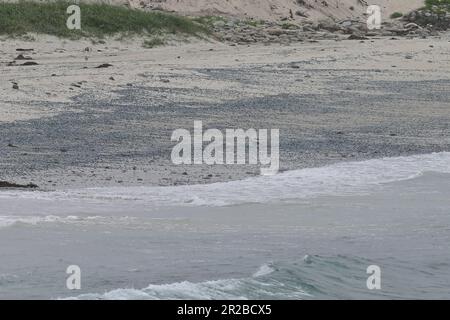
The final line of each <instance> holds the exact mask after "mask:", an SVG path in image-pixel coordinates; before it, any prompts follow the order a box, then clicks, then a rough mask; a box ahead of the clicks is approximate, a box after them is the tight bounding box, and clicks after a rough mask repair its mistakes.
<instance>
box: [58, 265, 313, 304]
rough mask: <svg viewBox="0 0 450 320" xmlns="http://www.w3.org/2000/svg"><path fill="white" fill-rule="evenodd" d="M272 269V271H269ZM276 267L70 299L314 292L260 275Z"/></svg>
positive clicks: (249, 296) (291, 296)
mask: <svg viewBox="0 0 450 320" xmlns="http://www.w3.org/2000/svg"><path fill="white" fill-rule="evenodd" d="M269 269H270V270H269ZM273 271H274V270H273V269H271V267H269V265H268V264H264V265H262V266H261V267H260V268H259V270H258V271H257V272H256V273H255V274H254V275H253V276H252V277H250V278H242V279H221V280H213V281H204V282H198V283H194V282H189V281H183V282H176V283H170V284H160V285H154V284H152V285H149V286H148V287H146V288H144V289H139V290H138V289H116V290H112V291H108V292H105V293H101V294H96V293H89V294H82V295H79V296H76V297H69V298H66V299H69V300H159V299H164V300H165V299H171V300H177V299H179V300H185V299H188V300H217V299H221V300H247V299H254V298H257V297H266V298H273V299H305V298H307V297H310V296H311V295H310V294H309V293H307V292H306V291H304V290H303V289H302V287H301V285H300V284H297V285H295V284H292V285H289V286H288V287H286V286H284V285H283V284H280V282H279V281H278V280H273V281H270V279H269V280H268V281H264V280H261V279H260V277H262V276H264V275H269V274H271V273H272V272H273Z"/></svg>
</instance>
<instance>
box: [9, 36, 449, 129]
mask: <svg viewBox="0 0 450 320" xmlns="http://www.w3.org/2000/svg"><path fill="white" fill-rule="evenodd" d="M35 37H36V41H33V42H30V41H22V40H17V39H16V40H11V39H7V40H5V39H3V40H1V47H0V55H1V56H0V65H2V77H1V80H0V95H1V96H2V100H1V101H0V114H1V117H0V122H11V121H16V120H28V119H34V118H39V117H49V116H54V115H55V112H56V113H57V110H56V111H55V108H52V111H51V112H50V111H49V110H47V109H46V107H45V105H43V104H41V103H39V102H68V101H70V99H71V98H72V97H74V96H77V95H79V94H82V93H87V92H89V93H92V94H94V95H95V96H96V97H97V98H98V99H100V98H102V97H110V96H111V95H113V91H114V90H116V89H118V88H120V87H123V86H126V85H127V84H130V83H133V82H137V81H139V82H140V83H142V81H143V78H142V73H143V72H144V71H145V72H151V73H152V74H153V75H154V77H152V78H147V79H144V80H145V83H144V84H145V85H152V84H155V83H157V84H158V85H161V80H162V82H163V83H162V85H163V86H166V87H167V88H171V87H176V88H187V89H195V88H198V87H201V88H204V89H207V88H211V89H220V88H221V86H223V88H224V89H225V88H226V87H227V88H230V87H232V86H236V85H238V84H236V83H233V82H229V83H226V82H223V81H208V82H205V81H202V82H199V83H196V82H189V83H185V82H182V81H178V82H177V81H172V82H171V83H164V79H161V77H163V75H166V76H167V74H171V73H172V74H175V73H177V74H179V73H180V69H183V70H182V71H181V73H186V74H189V73H194V72H195V71H192V70H191V69H193V68H208V67H224V68H233V67H239V66H245V65H264V64H273V63H289V62H292V61H298V60H299V59H301V60H302V61H306V62H308V61H310V62H311V61H313V62H320V63H319V65H318V67H319V68H324V69H327V68H333V69H342V70H347V69H360V70H364V69H379V70H381V71H383V70H392V66H393V65H395V67H396V70H404V71H405V72H407V71H408V70H416V71H417V70H420V73H417V72H416V73H415V74H414V75H409V76H408V79H409V80H413V78H411V77H417V78H416V79H417V80H425V79H434V78H436V77H442V78H446V77H447V75H448V70H449V69H450V62H449V58H448V57H449V55H448V53H449V51H450V43H449V41H448V35H442V36H441V37H435V38H432V39H421V40H419V39H413V40H406V39H404V40H399V41H392V40H389V39H374V40H372V41H366V42H365V43H360V42H357V41H339V42H335V41H325V40H324V41H320V42H318V43H297V44H292V45H290V46H279V45H273V46H265V45H252V46H237V47H235V46H229V45H226V44H223V43H218V42H199V41H193V42H191V43H183V44H176V45H172V46H167V47H161V48H154V49H144V48H142V42H141V40H140V39H134V40H128V41H117V40H112V39H110V40H107V41H106V43H103V44H100V43H97V44H93V43H92V42H91V41H87V40H80V41H67V40H61V39H57V38H55V37H50V36H42V35H39V36H38V35H36V36H35ZM431 46H432V47H431ZM17 49H33V51H29V52H20V51H17ZM19 54H23V55H24V56H25V57H29V58H32V59H33V60H32V61H34V62H37V63H38V65H34V66H20V64H23V63H24V62H25V61H20V60H18V61H17V65H14V66H8V63H10V62H11V61H13V60H14V59H15V58H16V57H17V56H18V55H19ZM411 54H413V56H414V59H407V58H408V56H409V55H411ZM105 63H108V64H111V65H112V66H111V67H109V68H97V67H98V66H100V65H101V64H105ZM315 67H317V66H315ZM174 68H176V69H177V70H176V71H174ZM158 75H160V77H158ZM392 76H393V74H392V73H389V76H388V75H386V76H384V75H383V73H380V74H379V76H378V78H379V79H383V78H385V77H386V78H389V79H392ZM403 76H404V73H401V72H399V73H398V74H397V79H395V80H402V77H403ZM13 83H17V84H18V86H19V89H18V90H16V89H13ZM322 88H323V84H321V83H320V82H319V83H318V82H317V81H316V82H315V83H302V84H298V83H295V84H293V85H292V86H287V87H273V88H268V87H265V86H255V87H253V88H252V89H251V90H249V89H248V88H246V90H247V91H246V93H245V95H250V96H253V97H257V96H264V95H265V94H266V93H267V90H270V91H271V93H272V94H274V93H286V94H289V93H296V92H298V90H302V92H305V91H308V92H311V93H313V92H317V91H320V90H321V89H322ZM227 98H230V99H234V97H226V96H224V97H217V99H220V100H224V99H225V100H226V99H227ZM191 99H202V97H201V95H198V96H197V97H196V95H195V94H192V95H191V97H190V99H189V100H191ZM211 102H216V101H211ZM61 111H63V110H61ZM64 111H67V110H64Z"/></svg>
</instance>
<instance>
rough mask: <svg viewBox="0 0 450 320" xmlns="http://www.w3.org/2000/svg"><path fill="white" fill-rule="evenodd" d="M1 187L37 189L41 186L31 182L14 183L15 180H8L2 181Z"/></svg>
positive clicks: (0, 182)
mask: <svg viewBox="0 0 450 320" xmlns="http://www.w3.org/2000/svg"><path fill="white" fill-rule="evenodd" d="M0 188H21V189H36V188H39V187H38V186H37V185H36V184H34V183H31V182H30V183H29V184H18V183H13V182H8V181H0Z"/></svg>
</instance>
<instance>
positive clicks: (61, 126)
mask: <svg viewBox="0 0 450 320" xmlns="http://www.w3.org/2000/svg"><path fill="white" fill-rule="evenodd" d="M8 2H9V1H8ZM12 2H14V1H12ZM325 2H326V1H322V2H320V4H316V2H313V1H297V2H295V3H294V2H292V3H291V2H289V3H288V2H287V1H285V0H276V1H260V2H258V3H259V6H258V5H257V1H247V2H246V5H242V3H241V2H239V1H227V2H226V3H224V2H223V1H220V2H219V1H197V4H194V3H193V1H190V0H186V1H181V0H180V1H176V2H175V1H171V0H167V1H139V2H137V1H113V4H115V5H120V6H121V8H122V7H124V6H126V7H127V8H131V9H132V11H126V12H125V13H126V14H135V16H134V17H135V18H136V17H138V18H139V19H144V16H141V15H140V14H141V10H142V11H145V12H149V13H152V12H160V11H161V10H166V11H174V12H175V13H177V14H181V15H183V16H182V17H178V18H174V16H172V18H173V19H175V20H170V21H175V22H176V23H180V24H181V25H183V26H184V27H185V28H188V27H191V28H193V26H197V27H198V24H200V22H198V21H202V20H201V19H203V20H205V19H206V20H207V19H210V20H211V21H209V22H207V24H206V25H208V26H209V27H210V28H211V30H212V31H211V33H206V34H205V33H203V34H202V35H201V36H198V35H196V36H193V35H192V34H191V35H190V36H188V34H185V33H183V34H182V35H176V32H175V33H173V34H170V35H165V38H164V41H162V40H161V41H162V42H161V43H159V44H158V45H154V44H155V43H156V42H151V43H150V45H149V44H148V42H147V46H146V45H145V44H146V41H149V40H148V39H150V38H148V37H149V34H148V32H147V33H143V34H140V35H139V34H136V35H122V36H121V37H118V36H104V37H101V38H95V37H86V36H85V35H84V36H82V37H80V38H77V39H70V38H61V37H56V36H52V35H48V34H47V35H44V34H35V33H27V34H26V35H23V34H20V35H15V36H11V35H8V34H3V33H1V35H0V68H1V77H0V95H1V97H2V99H0V154H1V158H0V242H1V243H2V244H3V245H2V246H1V247H0V262H1V263H0V299H97V300H103V299H113V300H114V299H125V300H134V299H138V300H139V299H203V300H209V299H289V300H291V299H294V300H303V299H448V298H449V297H450V294H449V286H450V273H449V270H450V268H449V265H450V255H449V254H448V243H449V239H450V215H449V208H450V202H449V199H450V195H449V190H450V179H449V177H450V153H449V152H450V125H449V124H450V112H449V110H450V92H449V88H450V77H449V71H450V33H449V32H448V31H445V30H444V29H445V28H442V26H444V27H445V25H446V23H447V22H448V17H447V16H445V17H444V18H442V17H441V16H436V17H435V16H433V15H427V14H428V13H429V12H427V11H426V10H428V9H423V10H425V11H420V10H419V11H417V12H416V11H414V14H413V13H411V14H408V12H409V11H411V10H415V9H417V8H419V7H421V6H422V5H423V1H410V2H406V1H388V0H380V1H377V3H378V4H379V5H380V6H381V7H382V8H383V14H384V16H385V17H386V21H387V22H385V23H384V24H383V28H382V29H380V30H378V31H371V30H368V29H367V27H366V23H365V20H364V19H365V18H366V16H365V15H364V12H365V9H366V7H367V6H366V5H364V2H361V1H359V2H358V5H355V4H354V1H347V0H342V1H333V2H331V1H329V2H330V3H328V2H326V3H327V4H326V5H325V4H324V3H325ZM361 3H363V4H361ZM240 4H241V5H240ZM239 5H240V6H239ZM86 8H88V7H86ZM114 8H115V7H114ZM103 9H104V8H103ZM116 9H117V8H115V9H114V10H116ZM122 9H123V8H122ZM122 9H120V10H122ZM114 10H113V9H111V12H113V13H114V12H115V13H116V14H117V13H119V14H125V13H124V11H120V10H119V11H114ZM127 10H128V9H127ZM133 10H134V11H133ZM138 10H139V11H138ZM299 10H300V11H299ZM421 10H422V9H421ZM430 10H431V9H430ZM130 12H131V13H130ZM400 12H401V15H400V16H398V17H397V18H396V17H395V16H394V17H391V18H387V17H390V15H391V14H393V13H397V14H399V13H400ZM1 13H2V12H1V11H0V14H1ZM210 14H215V15H216V14H220V15H223V16H221V17H217V16H214V17H212V18H211V17H210V16H209V15H210ZM403 14H404V18H402V19H403V20H402V19H400V17H401V16H403ZM186 15H200V16H201V17H200V18H199V17H197V18H196V19H199V20H195V21H196V22H195V24H191V23H194V22H192V21H194V20H192V21H191V20H183V19H193V18H191V17H189V18H187V17H185V16H186ZM152 17H153V18H152V19H156V18H155V17H157V16H152ZM163 17H164V16H163ZM224 17H227V18H224ZM138 18H136V19H134V18H133V19H131V20H132V21H135V20H139V19H138ZM159 18H160V19H163V20H164V19H165V18H161V17H159ZM325 18H327V19H331V20H328V22H325V21H324V20H323V19H325ZM441 18H442V19H441ZM176 19H179V20H176ZM180 19H181V20H180ZM239 19H241V20H239ZM422 19H425V20H422ZM430 19H431V20H430ZM433 19H434V20H433ZM436 19H437V20H436ZM259 20H264V22H258V21H259ZM139 21H146V20H139ZM330 21H331V22H330ZM423 21H425V22H423ZM430 21H438V22H439V23H437V24H435V25H432V24H430V23H429V22H430ZM156 22H158V23H159V22H160V21H159V20H156ZM416 22H417V24H416ZM183 23H185V25H184V24H183ZM419 24H420V25H419ZM19 27H20V26H19ZM199 28H200V27H199ZM202 28H203V27H202ZM195 30H197V29H195ZM201 30H203V29H201ZM63 31H65V30H63ZM97 31H98V30H97ZM59 32H61V30H59ZM62 34H63V35H64V33H62ZM152 39H153V40H155V38H152ZM198 121H201V122H202V124H203V127H204V129H205V130H207V129H217V130H219V131H220V132H226V129H229V128H234V129H238V128H240V129H244V130H246V129H250V128H256V129H267V130H271V129H276V130H279V133H280V139H279V150H280V156H279V161H280V168H279V169H280V170H279V172H278V173H277V174H275V175H261V174H260V173H261V171H260V169H261V168H260V166H259V165H255V164H240V165H238V164H228V165H224V164H216V165H208V164H192V165H191V164H181V165H177V164H175V163H174V161H173V159H172V158H171V152H172V150H173V148H174V146H175V145H176V142H175V141H173V139H171V137H172V134H173V132H174V131H175V130H180V129H185V130H187V132H188V133H189V134H190V133H191V132H192V131H193V127H194V122H198ZM193 139H195V133H194V134H193ZM194 145H195V142H194ZM202 146H203V145H202ZM258 146H259V141H258ZM194 147H195V146H194ZM244 147H245V146H244ZM244 149H245V148H244ZM232 151H233V156H234V151H235V150H234V147H233V149H232ZM194 153H195V150H194ZM249 157H250V156H249ZM73 265H75V266H79V268H80V270H82V280H81V283H82V285H81V288H80V289H79V290H69V288H68V287H67V283H66V280H67V277H68V274H67V273H66V269H67V267H68V266H73ZM373 265H375V266H379V268H381V270H382V277H383V278H382V279H383V280H382V284H383V286H382V289H377V290H371V289H369V287H368V286H367V282H366V280H367V277H368V275H367V268H368V266H373Z"/></svg>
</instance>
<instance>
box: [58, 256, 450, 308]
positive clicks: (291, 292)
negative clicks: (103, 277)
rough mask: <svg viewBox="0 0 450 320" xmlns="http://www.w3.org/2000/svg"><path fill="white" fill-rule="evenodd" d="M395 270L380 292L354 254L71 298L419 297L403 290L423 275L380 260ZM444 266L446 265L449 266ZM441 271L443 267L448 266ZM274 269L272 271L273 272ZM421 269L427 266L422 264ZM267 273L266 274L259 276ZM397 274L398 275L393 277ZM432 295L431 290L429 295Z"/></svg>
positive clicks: (427, 277) (429, 277)
mask: <svg viewBox="0 0 450 320" xmlns="http://www.w3.org/2000/svg"><path fill="white" fill-rule="evenodd" d="M378 261H379V262H382V263H383V266H384V267H385V268H389V270H391V272H392V276H391V278H390V281H392V282H393V283H395V284H396V286H391V285H389V284H386V285H385V287H384V289H383V290H381V291H377V290H374V291H371V290H367V287H366V280H367V273H366V269H367V266H368V265H371V264H373V261H371V260H368V259H365V258H361V257H354V256H344V255H338V256H317V255H312V256H308V257H307V258H303V259H298V260H297V261H295V260H294V261H293V262H277V263H269V264H264V265H262V266H261V267H260V268H259V269H258V271H257V272H255V274H254V275H253V276H251V277H246V278H238V279H220V280H212V281H203V282H198V283H195V282H190V281H183V282H176V283H170V284H159V285H156V284H152V285H149V286H148V287H146V288H143V289H134V288H129V289H115V290H111V291H107V292H104V293H88V294H81V295H78V296H72V297H68V298H65V299H71V300H161V299H162V300H185V299H187V300H216V299H224V300H227V299H233V300H253V299H256V300H262V299H295V300H306V299H352V298H357V297H358V298H377V299H387V298H389V299H393V298H398V297H400V296H402V295H403V296H407V297H410V298H413V297H414V293H415V292H414V291H411V293H410V294H405V293H404V292H403V290H406V289H407V288H409V285H411V280H410V276H411V275H416V274H417V273H418V272H419V271H418V270H417V269H415V268H413V267H411V265H410V264H409V263H408V262H406V261H400V260H397V259H395V258H389V259H386V260H384V259H383V260H381V261H380V260H378ZM444 267H445V266H444ZM444 267H442V268H444ZM268 268H269V269H270V271H269V269H268ZM421 268H424V267H423V266H421ZM426 269H427V272H426V273H423V274H421V275H420V277H421V278H423V279H420V280H422V281H425V282H428V283H430V284H432V285H434V286H436V287H439V288H440V289H441V288H444V287H445V285H444V284H439V281H438V280H437V279H434V272H436V273H437V272H441V271H442V270H441V269H439V270H436V269H430V268H426ZM261 270H263V271H264V272H260V271H261ZM394 275H395V276H394ZM430 294H432V291H430Z"/></svg>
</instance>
